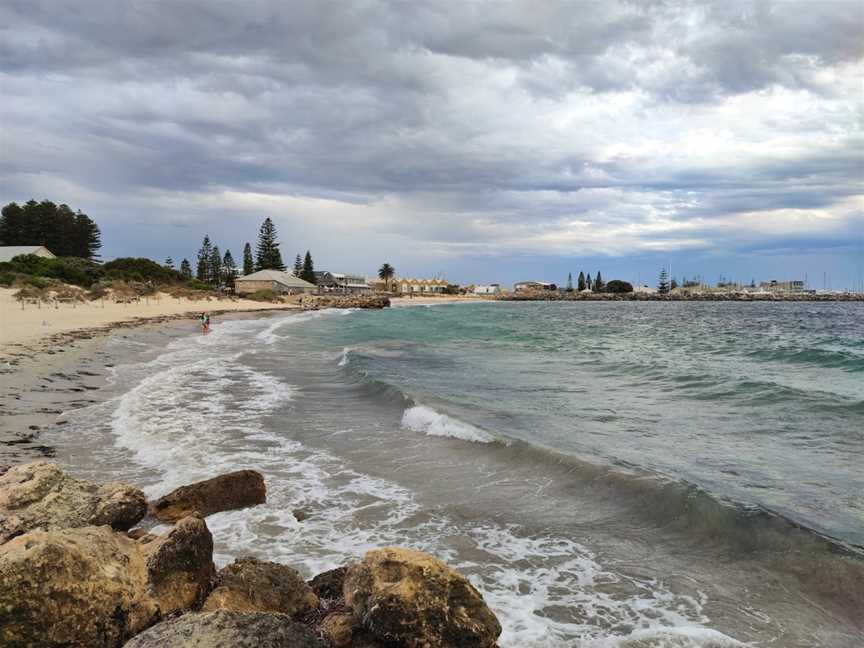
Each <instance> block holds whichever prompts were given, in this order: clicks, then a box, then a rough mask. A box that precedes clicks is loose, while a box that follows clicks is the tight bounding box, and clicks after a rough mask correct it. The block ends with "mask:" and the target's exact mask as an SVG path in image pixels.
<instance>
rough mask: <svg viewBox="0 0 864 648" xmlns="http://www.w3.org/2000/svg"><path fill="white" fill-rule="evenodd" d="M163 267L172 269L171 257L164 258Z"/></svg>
mask: <svg viewBox="0 0 864 648" xmlns="http://www.w3.org/2000/svg"><path fill="white" fill-rule="evenodd" d="M165 267H166V268H170V269H171V270H173V269H174V259H172V258H171V257H170V256H169V257H168V258H167V259H165Z"/></svg>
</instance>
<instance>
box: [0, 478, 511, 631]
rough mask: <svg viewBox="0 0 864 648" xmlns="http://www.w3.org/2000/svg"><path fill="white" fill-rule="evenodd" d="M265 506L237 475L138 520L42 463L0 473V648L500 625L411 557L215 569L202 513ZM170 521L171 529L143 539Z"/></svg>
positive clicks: (132, 497) (115, 489) (174, 497)
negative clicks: (323, 567)
mask: <svg viewBox="0 0 864 648" xmlns="http://www.w3.org/2000/svg"><path fill="white" fill-rule="evenodd" d="M229 492H230V493H231V497H227V496H226V493H229ZM265 497H266V493H265V492H264V489H263V477H262V476H261V475H260V474H259V473H256V472H255V471H240V472H237V473H231V474H229V475H223V476H221V477H216V478H214V479H212V480H207V481H206V482H199V483H198V484H193V485H190V486H186V487H183V488H181V489H178V490H177V491H174V492H172V493H171V494H169V495H168V496H166V498H162V499H160V500H157V501H156V502H154V503H153V504H151V505H150V506H149V511H150V516H151V517H146V516H147V514H148V505H147V501H146V498H145V497H144V495H143V493H142V492H141V491H140V490H139V489H137V488H136V487H135V486H133V485H131V484H108V485H98V484H93V483H90V482H86V481H83V480H78V479H75V478H73V477H71V476H70V475H67V474H66V473H64V472H63V471H61V470H60V469H59V468H57V466H55V465H53V464H50V463H47V462H33V463H30V464H24V465H20V466H15V467H14V468H2V467H0V530H2V534H0V645H2V646H9V647H10V648H17V647H22V648H23V647H25V646H28V647H29V646H82V647H83V646H86V647H87V648H99V647H104V648H114V647H119V646H124V645H125V646H129V647H131V648H149V647H150V646H154V647H155V646H159V647H160V648H185V647H187V646H188V647H191V646H196V647H199V648H201V647H206V648H229V647H230V648H236V647H238V646H250V647H252V646H254V647H255V648H267V647H269V646H273V647H274V648H275V647H276V646H280V647H285V646H287V647H289V648H291V647H293V648H360V647H365V648H384V647H385V646H387V647H403V648H456V647H457V646H469V647H476V648H493V647H494V646H495V644H496V641H497V639H498V636H499V634H500V633H501V626H500V624H499V623H498V620H497V619H496V617H495V615H494V614H493V612H492V611H491V610H490V609H489V608H488V606H487V605H486V603H485V602H484V600H483V597H482V596H481V594H480V593H479V592H478V591H477V590H476V589H475V588H474V587H473V586H472V585H471V584H470V583H469V582H468V580H467V579H465V578H464V577H463V576H461V575H460V574H458V573H456V572H455V571H453V570H451V569H450V568H449V567H447V566H446V565H445V564H444V563H443V562H441V561H440V560H437V559H436V558H434V557H433V556H430V555H428V554H425V553H422V552H419V551H412V550H409V549H401V548H395V547H388V548H383V549H379V550H374V551H370V552H368V553H367V554H366V556H365V557H364V558H363V559H362V560H361V561H360V562H359V563H356V564H350V565H345V566H344V567H341V568H339V569H336V570H332V571H330V572H326V573H324V574H319V575H318V576H316V577H315V578H314V579H312V580H311V581H309V582H308V583H307V582H306V581H305V580H304V579H303V578H302V576H301V575H300V573H299V572H298V571H296V570H295V569H293V568H291V567H290V566H288V565H284V564H280V563H273V562H268V561H264V560H259V559H256V558H251V557H247V558H238V559H237V560H236V561H235V562H234V563H232V564H230V565H228V566H226V567H225V568H223V569H222V570H220V571H218V572H217V571H216V569H215V566H214V564H213V538H212V536H211V534H210V531H209V529H208V528H207V523H206V521H205V520H204V516H205V515H206V514H210V513H214V512H217V511H221V510H226V509H228V508H237V507H242V506H247V505H255V504H258V503H261V502H263V501H264V499H265ZM160 501H161V502H169V503H170V504H171V506H170V507H167V506H163V507H161V508H160V507H158V506H154V505H155V504H156V503H158V502H160ZM168 510H170V511H171V514H170V515H165V516H163V518H162V519H170V520H171V521H174V525H173V526H172V527H171V529H170V530H168V531H167V532H165V533H163V534H155V533H151V532H148V531H147V530H146V527H147V525H148V522H149V523H155V522H156V518H154V517H152V516H153V514H154V512H156V511H162V512H165V511H168ZM139 523H142V524H143V525H144V526H143V527H141V528H136V529H131V530H130V527H132V526H134V525H136V524H139Z"/></svg>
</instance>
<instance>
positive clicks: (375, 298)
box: [300, 295, 390, 310]
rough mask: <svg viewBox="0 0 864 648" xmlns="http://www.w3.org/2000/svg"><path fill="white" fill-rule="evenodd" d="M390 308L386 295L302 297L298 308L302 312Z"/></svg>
mask: <svg viewBox="0 0 864 648" xmlns="http://www.w3.org/2000/svg"><path fill="white" fill-rule="evenodd" d="M389 306H390V298H389V297H387V296H386V295H303V297H301V298H300V308H302V309H303V310H322V309H325V308H373V309H381V308H387V307H389Z"/></svg>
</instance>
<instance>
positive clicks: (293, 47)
mask: <svg viewBox="0 0 864 648" xmlns="http://www.w3.org/2000/svg"><path fill="white" fill-rule="evenodd" d="M862 12H864V10H862V8H861V5H860V4H856V3H850V2H822V3H813V2H800V3H799V2H776V3H769V2H716V3H707V2H706V3H701V2H695V3H679V2H665V1H658V2H651V3H645V2H620V3H615V2H608V3H607V2H603V3H600V2H598V3H574V2H541V3H535V2H530V3H529V2H512V3H510V2H438V3H434V2H433V3H412V2H402V1H398V2H397V1H393V2H387V1H383V0H382V1H372V0H369V1H363V0H360V1H357V2H350V3H345V2H322V1H320V0H315V1H312V0H310V1H308V2H290V3H285V2H276V1H275V0H272V1H270V0H268V1H265V0H247V1H245V2H241V3H235V2H221V1H220V2H213V1H211V0H195V1H192V0H185V1H184V0H179V1H178V0H172V1H171V2H167V1H165V2H159V1H149V2H130V1H127V2H119V1H118V2H103V1H102V0H78V1H76V2H61V1H59V0H27V1H24V0H7V1H6V2H5V3H3V5H2V7H0V25H2V27H0V29H2V38H0V65H2V76H0V83H2V90H3V94H4V102H3V105H2V106H0V119H2V142H0V145H2V147H3V152H4V155H3V160H2V162H0V174H2V185H3V187H4V195H3V196H2V198H4V199H8V200H11V199H18V200H21V199H26V198H28V197H29V195H22V194H27V193H28V192H32V191H39V192H41V193H43V194H47V193H53V192H55V191H64V192H67V193H71V194H72V195H70V196H68V198H67V197H66V196H64V197H63V199H64V200H69V201H70V202H73V201H74V199H75V197H76V195H75V192H77V195H79V196H80V197H81V198H80V199H81V200H83V201H95V202H97V203H99V204H103V205H111V204H112V197H115V198H114V201H115V203H117V204H119V203H124V204H125V205H126V206H127V208H126V210H125V213H129V214H132V213H134V214H136V217H140V216H138V215H139V214H146V213H148V207H149V208H152V212H153V213H154V216H153V218H158V219H162V220H163V221H164V222H181V223H182V222H184V218H186V216H185V215H187V214H193V215H195V214H197V215H198V216H195V218H198V217H200V214H202V213H204V212H205V211H208V210H209V211H210V213H215V214H220V216H219V218H230V217H232V216H231V215H232V214H233V215H234V216H235V217H236V216H237V215H238V214H242V213H243V211H244V210H246V209H254V210H255V211H256V212H258V211H260V210H270V211H272V213H273V214H274V215H277V214H278V213H279V212H280V210H287V211H288V212H289V213H288V214H287V215H288V216H290V215H291V214H292V213H294V212H303V211H305V210H308V211H310V212H314V213H316V214H318V219H319V220H320V222H323V223H325V224H328V225H327V226H332V225H331V224H329V223H330V222H331V221H332V222H333V223H337V224H338V226H339V227H342V226H344V223H345V222H346V219H349V220H351V221H352V223H353V225H352V226H353V227H354V228H355V231H356V232H357V235H358V236H361V237H362V236H363V235H364V232H366V233H375V235H377V236H381V235H382V233H383V232H385V231H386V232H389V233H392V234H393V235H395V236H400V237H402V238H403V240H407V241H422V242H423V243H424V244H429V245H432V246H433V247H435V249H436V250H438V251H443V250H446V249H448V246H449V249H451V250H455V251H457V252H458V251H460V250H464V249H475V250H476V249H481V248H482V249H484V250H487V251H488V250H490V249H493V248H495V246H500V249H518V248H519V246H520V245H523V246H524V248H525V249H526V250H529V251H531V252H538V253H542V252H543V251H544V250H548V251H549V252H550V253H559V252H560V251H561V250H564V249H567V248H568V246H569V247H570V248H574V247H575V248H578V246H579V245H590V246H594V248H595V249H598V250H601V251H604V252H608V253H615V252H623V251H626V249H627V246H636V247H638V246H639V245H642V244H644V245H646V246H651V245H654V244H655V243H657V242H658V241H659V242H660V244H663V245H665V244H666V243H665V242H668V243H669V244H670V245H674V242H675V241H682V240H686V241H687V245H703V246H705V247H712V246H714V247H718V248H722V247H723V246H724V245H726V246H746V245H748V244H749V243H751V242H755V243H754V244H756V245H761V241H762V240H763V239H764V237H765V236H766V235H765V233H764V232H763V231H762V230H761V229H760V227H761V226H759V225H758V224H757V225H754V227H752V228H750V227H749V226H748V220H747V218H745V217H744V216H746V215H748V214H750V215H752V214H760V213H763V212H764V213H777V212H778V211H780V210H818V211H819V213H820V215H821V216H825V215H826V213H827V214H828V215H829V216H831V217H832V218H833V219H834V220H830V219H829V220H826V221H824V222H825V223H826V226H830V227H832V228H833V229H834V230H840V229H843V228H847V227H849V224H850V223H860V219H861V208H860V202H859V203H858V204H857V206H856V204H855V203H854V202H851V201H854V200H855V199H856V196H858V195H859V194H860V181H861V174H862V163H861V154H860V151H861V144H862V140H861V124H862V101H861V97H860V82H861V81H860V80H861V69H862V68H861V59H862V53H864V49H862V42H864V39H862V30H864V25H862V21H864V14H862ZM222 195H228V196H229V197H231V198H232V199H234V200H236V204H231V203H227V204H225V203H224V201H223V204H219V203H220V200H221V199H220V198H219V196H222ZM40 197H41V196H40ZM55 198H56V196H55ZM274 200H275V202H273V201H274ZM279 200H282V202H279ZM304 200H306V201H307V202H305V203H304V202H303V201H304ZM309 201H319V202H314V203H313V202H309ZM320 201H324V202H320ZM216 204H219V209H218V210H217V209H216V207H215V205H216ZM352 205H355V206H357V205H359V206H365V207H367V208H368V209H366V210H365V211H355V212H346V211H344V209H343V208H342V206H348V207H350V206H352ZM85 206H86V205H85ZM292 210H294V211H292ZM118 211H119V212H122V210H115V212H118ZM347 214H351V216H350V218H349V217H348V216H346V215H347ZM190 217H191V216H190ZM117 218H122V216H117ZM749 218H756V217H755V216H749ZM772 218H773V217H772ZM328 219H329V220H328ZM702 220H715V221H718V223H720V224H718V225H716V226H710V227H707V229H705V228H703V226H702V225H701V224H699V223H701V221H702ZM691 221H693V222H694V223H697V221H698V223H697V224H694V225H692V226H689V227H687V226H688V224H689V223H690V222H691ZM727 221H728V223H727V225H725V226H722V227H721V224H722V223H724V222H727ZM774 221H776V223H777V224H776V227H777V228H779V229H780V230H783V228H784V225H783V223H784V222H788V228H789V229H790V230H794V229H795V228H796V227H798V226H799V225H798V224H797V223H796V222H793V221H791V220H790V221H783V220H782V218H780V219H777V218H774ZM772 222H773V221H772ZM585 223H589V224H590V226H591V231H590V234H587V233H585V232H583V230H581V229H580V227H583V226H584V224H585ZM298 227H299V226H298ZM303 227H307V225H305V224H304V225H303ZM308 227H313V226H312V225H308ZM682 227H684V229H681V228H682ZM120 229H122V228H120ZM733 230H734V231H733ZM808 231H809V230H808ZM832 231H833V230H832ZM844 231H845V230H844ZM781 233H782V232H781ZM604 235H605V238H604ZM804 236H805V240H806V236H810V234H806V233H805V234H804ZM580 237H581V238H580ZM814 240H815V239H814ZM579 241H582V243H579Z"/></svg>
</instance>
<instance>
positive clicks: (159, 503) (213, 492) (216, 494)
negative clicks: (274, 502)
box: [149, 470, 267, 522]
mask: <svg viewBox="0 0 864 648" xmlns="http://www.w3.org/2000/svg"><path fill="white" fill-rule="evenodd" d="M266 500H267V488H266V486H265V485H264V476H263V475H262V474H261V473H259V472H258V471H255V470H238V471H237V472H232V473H227V474H225V475H219V476H218V477H213V478H212V479H207V480H205V481H200V482H196V483H194V484H189V485H188V486H181V487H180V488H178V489H176V490H173V491H171V492H170V493H168V494H167V495H164V496H163V497H160V498H159V499H157V500H156V501H155V502H152V503H151V504H150V509H149V510H150V515H152V516H153V517H155V518H156V519H157V520H161V521H163V522H174V521H176V520H179V519H180V518H184V517H186V516H189V515H192V514H193V513H200V514H201V515H204V516H207V515H211V514H213V513H219V512H220V511H230V510H233V509H241V508H247V507H249V506H255V505H257V504H263V503H264V502H265V501H266Z"/></svg>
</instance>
